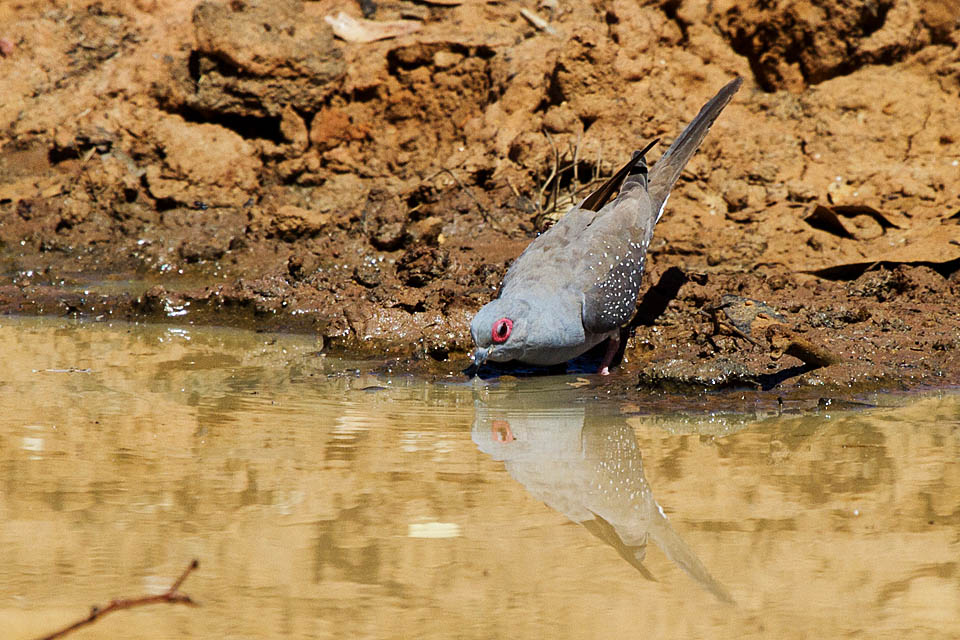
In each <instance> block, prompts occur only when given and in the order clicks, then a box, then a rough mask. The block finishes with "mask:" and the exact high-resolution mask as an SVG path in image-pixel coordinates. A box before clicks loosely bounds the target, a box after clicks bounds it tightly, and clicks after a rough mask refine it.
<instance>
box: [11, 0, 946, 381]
mask: <svg viewBox="0 0 960 640" xmlns="http://www.w3.org/2000/svg"><path fill="white" fill-rule="evenodd" d="M769 4H770V3H767V2H759V1H756V0H754V1H749V0H724V1H722V2H714V3H710V7H711V8H710V9H707V8H705V3H702V2H696V1H693V0H690V1H685V0H679V1H678V0H663V1H660V2H652V3H646V4H645V5H641V4H640V3H636V2H628V1H625V0H607V1H604V2H593V3H590V2H574V3H570V2H567V3H562V2H556V1H555V0H545V1H544V2H541V4H540V5H539V6H536V5H535V4H533V3H526V4H524V5H518V4H515V3H485V2H481V1H477V0H463V1H458V0H429V1H424V2H401V1H397V2H380V3H377V4H374V3H373V2H371V1H369V0H365V1H364V2H363V3H361V4H354V3H352V2H347V3H345V4H344V3H342V2H341V3H335V2H333V1H321V2H300V1H295V0H272V1H270V2H266V1H262V2H257V1H243V0H234V1H233V2H198V3H193V2H177V3H165V2H159V1H156V0H137V1H136V2H126V1H123V2H121V1H119V0H116V1H102V2H89V1H71V0H59V1H53V2H33V1H30V0H25V1H23V2H19V3H4V4H3V5H2V6H0V45H2V46H0V96H2V98H0V260H2V268H0V274H2V276H0V311H2V312H3V313H49V314H78V315H83V316H89V317H101V316H102V317H115V318H123V319H142V320H151V321H157V320H160V321H168V320H169V321H175V322H189V321H193V322H203V323H216V324H227V325H241V326H248V327H254V328H262V329H271V330H272V329H280V330H294V331H310V332H314V333H316V334H317V335H319V336H321V337H322V338H323V340H324V342H325V348H326V349H327V350H330V351H333V352H336V351H349V352H353V353H360V354H364V355H369V356H372V357H378V358H379V357H385V356H386V357H399V358H404V359H407V358H414V359H420V360H421V362H427V363H429V362H442V363H444V364H443V365H442V366H443V367H445V368H447V369H450V368H451V367H453V368H457V367H463V366H466V364H467V362H466V359H465V354H466V352H467V351H468V350H469V348H470V336H469V331H468V324H469V319H470V317H471V315H472V313H473V312H474V311H475V310H476V309H477V308H479V306H480V305H481V304H482V303H484V302H485V301H487V300H488V299H489V298H490V296H491V295H492V294H493V293H494V291H495V289H496V286H497V284H498V283H499V280H500V277H501V276H502V274H503V272H504V271H505V268H506V266H507V264H508V263H509V260H510V259H512V258H513V257H515V256H516V255H517V254H518V253H519V252H520V251H521V250H522V248H523V247H524V246H525V245H526V243H527V242H529V240H530V238H531V237H533V235H534V234H535V233H536V232H537V230H539V229H542V228H544V226H545V225H548V224H550V221H551V220H553V219H555V218H556V216H557V215H559V213H558V211H557V210H558V209H559V211H560V212H562V211H564V210H565V209H566V207H568V206H569V204H570V202H571V201H573V200H574V199H576V198H578V197H582V195H583V194H584V192H585V191H586V190H588V189H589V187H590V185H591V184H593V183H595V182H596V181H597V180H599V179H602V177H603V176H606V175H609V174H610V173H611V172H612V171H614V170H615V169H616V168H617V165H618V164H619V163H621V162H623V161H624V160H625V159H627V158H628V157H629V156H630V153H631V151H632V150H633V149H635V148H638V147H640V146H642V145H643V144H644V143H645V142H646V141H648V140H649V139H651V138H653V137H658V136H659V137H661V138H663V139H664V140H665V142H669V140H671V139H672V137H673V136H675V135H676V134H677V133H678V132H679V131H680V129H681V128H682V126H683V125H685V124H686V123H687V122H688V121H689V119H690V118H691V117H692V116H693V115H694V114H695V113H696V111H697V109H698V108H699V107H700V105H701V104H702V103H703V102H704V101H705V100H706V99H707V98H709V97H710V96H712V95H713V94H714V93H715V91H716V90H717V89H718V88H719V87H720V86H722V84H723V83H725V82H726V81H727V80H729V79H730V78H731V77H733V76H734V75H740V76H743V77H744V78H745V80H746V83H745V86H744V89H742V90H741V91H740V93H739V94H738V95H737V97H736V98H735V99H734V102H733V103H732V104H731V105H730V106H729V107H728V109H727V110H726V112H725V113H724V114H723V116H722V117H721V118H720V120H719V121H718V123H717V125H716V126H715V127H714V129H713V130H712V132H711V134H710V135H709V136H708V138H707V140H706V142H705V144H704V146H703V148H702V150H701V152H700V153H699V154H698V155H697V156H696V157H695V158H694V160H693V161H692V162H691V163H690V165H689V167H688V170H687V171H686V173H685V174H684V176H683V177H682V178H681V181H680V183H679V184H678V186H677V189H676V190H675V192H674V195H673V197H672V198H671V200H670V203H669V205H668V210H667V213H666V215H665V217H664V220H663V221H662V222H661V224H660V226H659V227H658V229H657V235H656V237H655V239H654V243H653V246H652V248H651V251H650V254H651V255H650V259H649V260H648V265H649V274H648V277H647V283H648V284H650V285H654V286H653V288H652V289H651V292H650V293H649V295H646V296H645V297H644V299H643V302H642V309H641V311H642V312H641V314H640V316H639V319H638V322H637V323H636V326H635V327H634V330H633V334H634V335H633V338H632V340H631V341H630V342H629V346H628V347H627V350H626V353H625V362H624V364H623V366H622V368H621V370H620V371H621V375H620V377H619V379H620V380H621V383H624V381H629V382H628V383H627V384H634V383H635V382H636V380H637V378H638V376H639V379H640V382H641V384H642V385H643V386H645V387H654V388H659V387H667V388H685V386H686V385H692V386H694V387H699V386H708V387H715V386H718V385H719V386H725V385H726V386H742V385H745V384H746V385H753V386H758V387H767V388H769V387H777V388H783V387H790V386H813V387H818V386H836V387H842V388H846V387H847V386H848V385H852V386H853V387H854V388H856V389H860V388H870V387H874V386H878V385H879V386H886V387H890V386H900V387H908V388H914V387H918V386H925V385H934V386H942V385H955V384H960V304H958V303H960V166H958V165H960V147H958V146H957V143H958V141H960V121H958V119H957V116H956V114H957V113H960V46H958V45H960V22H958V16H960V2H958V1H956V0H939V1H936V0H934V1H930V2H923V3H921V2H918V1H916V0H880V1H878V2H872V3H863V6H862V7H854V6H853V5H850V4H849V3H845V2H840V1H839V0H813V1H808V2H797V3H786V4H785V5H784V6H782V7H779V8H771V7H770V6H769ZM781 4H783V3H781ZM854 5H856V3H854ZM523 7H525V8H526V9H527V10H528V11H531V12H534V13H535V14H537V15H539V16H540V17H541V18H543V19H544V20H546V21H547V25H548V27H549V29H548V30H542V29H539V28H537V27H535V26H533V25H532V24H531V22H529V21H528V20H526V19H525V18H524V17H523V16H522V15H521V13H520V9H521V8H523ZM341 10H344V11H346V12H347V13H349V14H351V15H353V16H355V17H361V16H362V15H363V14H364V12H366V15H367V16H368V17H370V18H372V19H375V20H378V21H387V20H397V19H407V20H415V21H417V22H418V23H420V28H419V29H418V30H417V31H415V32H413V33H410V34H407V35H403V36H401V37H398V38H392V39H386V40H379V41H374V42H369V43H350V42H345V41H343V40H341V39H339V38H336V37H335V36H334V35H333V33H332V31H331V28H330V26H329V24H328V23H327V22H326V21H325V20H324V17H325V16H328V15H335V14H336V13H338V12H339V11H341ZM551 31H552V32H553V33H551ZM661 150H662V149H661ZM652 157H653V158H655V157H656V151H655V152H654V153H653V154H652ZM725 296H727V297H725ZM744 305H746V307H751V305H753V306H752V307H751V308H752V310H753V314H752V315H751V314H750V313H749V311H750V309H747V312H748V313H747V316H742V314H741V315H737V314H738V313H740V312H742V311H743V310H744V308H745V307H744ZM738 310H739V311H738ZM758 311H759V316H757V312H758ZM757 317H759V319H760V320H761V323H760V325H756V324H755V323H754V320H756V318H757ZM798 349H799V350H798ZM818 354H819V355H818ZM798 355H799V358H798ZM817 358H820V360H818V359H817ZM805 360H806V361H807V364H806V365H804V361H805ZM417 366H423V365H422V364H421V365H417Z"/></svg>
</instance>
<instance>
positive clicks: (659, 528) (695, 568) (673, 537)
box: [650, 505, 733, 604]
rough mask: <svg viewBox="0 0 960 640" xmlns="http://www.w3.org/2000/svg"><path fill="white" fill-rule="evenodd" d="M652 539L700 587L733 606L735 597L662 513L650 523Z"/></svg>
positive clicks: (656, 515)
mask: <svg viewBox="0 0 960 640" xmlns="http://www.w3.org/2000/svg"><path fill="white" fill-rule="evenodd" d="M658 511H659V505H658ZM650 537H651V538H653V541H654V542H655V543H656V544H657V546H658V547H660V549H661V550H662V551H663V552H664V553H665V554H667V557H669V558H670V559H671V560H673V561H674V562H675V563H676V564H677V566H679V567H680V568H681V569H683V570H684V571H685V572H686V573H687V575H689V576H690V577H691V578H693V579H694V580H696V581H697V582H699V583H700V586H702V587H703V588H704V589H706V590H707V591H709V592H710V593H712V594H713V595H714V596H716V598H717V599H718V600H720V601H722V602H727V603H730V604H733V596H731V595H730V592H729V591H727V589H726V587H724V586H723V585H722V584H720V582H719V581H718V580H717V579H716V578H714V577H713V576H712V575H710V572H709V571H707V568H706V567H705V566H703V563H702V562H700V558H698V557H697V555H696V554H695V553H694V552H693V549H691V548H690V547H688V546H687V543H686V542H684V541H683V540H682V539H681V538H680V536H679V535H677V532H676V531H674V530H673V527H671V526H670V522H669V521H668V520H667V518H666V516H664V515H663V512H662V511H660V512H659V513H657V514H655V515H654V516H653V521H652V522H651V523H650Z"/></svg>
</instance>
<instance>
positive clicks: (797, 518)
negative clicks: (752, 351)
mask: <svg viewBox="0 0 960 640" xmlns="http://www.w3.org/2000/svg"><path fill="white" fill-rule="evenodd" d="M0 352H2V353H3V354H4V358H3V365H2V366H0V408H2V410H0V486H2V490H0V567H2V568H0V630H3V632H2V634H0V636H2V637H3V638H15V639H16V638H31V637H34V636H36V635H38V634H41V633H43V632H47V631H51V630H53V629H55V628H57V627H59V626H62V625H64V624H66V623H68V622H71V621H73V620H75V619H77V618H79V617H82V616H83V615H85V614H86V613H87V611H88V610H89V607H90V606H91V605H93V604H101V605H102V604H105V603H106V602H108V601H109V600H110V599H111V598H113V597H117V596H133V595H138V594H141V593H156V592H160V591H162V590H163V589H165V588H166V587H167V586H168V585H169V583H170V582H171V581H172V580H173V579H174V578H175V577H176V576H177V575H178V574H179V573H180V572H181V571H182V570H183V568H184V567H185V566H186V565H187V564H188V563H189V561H190V560H191V559H193V558H197V559H199V560H200V563H201V566H200V568H199V570H198V571H197V572H196V573H195V574H194V575H192V576H191V577H190V578H189V580H188V581H187V583H186V584H185V586H184V589H183V590H184V591H185V592H187V593H189V594H191V595H192V596H193V597H194V598H195V599H197V600H199V601H200V602H201V603H202V605H203V606H202V607H200V608H197V609H188V608H181V607H174V606H169V605H157V606H153V607H147V608H142V609H138V610H134V611H125V612H119V613H116V614H113V615H111V616H109V617H106V618H104V619H102V620H101V621H99V622H98V623H96V624H95V625H94V626H92V627H89V628H87V629H86V630H84V631H81V632H78V633H77V634H76V635H75V636H73V637H76V638H78V639H79V638H115V637H124V638H145V639H146V638H149V639H155V638H184V637H192V638H287V637H290V638H334V637H336V638H340V637H356V638H501V637H503V638H506V637H510V638H545V637H552V638H584V637H597V638H600V637H604V638H622V637H636V636H638V635H642V636H644V637H653V638H658V637H660V638H678V637H698V638H702V637H711V638H740V637H743V636H744V635H751V636H766V637H777V638H808V637H840V636H853V637H871V638H876V637H890V638H894V637H898V638H899V637H918V638H938V637H942V638H953V637H957V636H958V635H960V571H958V562H960V533H958V531H960V528H958V525H960V462H958V458H960V447H958V441H960V430H958V428H960V399H958V396H956V395H951V394H928V395H925V396H917V397H912V398H909V399H907V398H871V399H870V400H871V402H874V403H876V404H880V405H888V406H884V407H878V408H871V409H865V410H859V411H853V412H849V411H848V412H837V411H826V410H821V411H814V412H807V413H803V414H800V415H783V416H770V415H766V414H763V415H747V416H709V415H704V416H689V415H687V416H679V415H678V416H662V415H661V416H644V415H637V411H636V407H621V406H618V405H616V404H614V403H612V402H608V401H604V400H601V399H596V398H594V396H592V395H590V394H586V395H585V394H584V393H583V390H582V389H580V388H578V387H577V386H576V385H578V384H580V383H579V382H578V381H577V379H576V378H575V377H565V376H556V377H548V378H540V379H527V380H504V381H501V382H496V381H492V382H491V381H487V382H480V381H474V382H468V381H465V380H464V379H463V378H462V377H457V376H451V377H450V379H449V380H448V381H442V380H441V381H439V382H429V383H428V382H425V381H423V380H419V379H416V378H414V377H411V376H408V375H403V374H402V373H399V372H397V373H385V374H377V375H374V374H372V373H369V371H371V370H372V367H371V366H368V365H364V364H362V363H350V362H343V361H338V360H336V359H333V358H329V357H324V356H320V355H318V354H317V352H316V344H315V343H314V342H313V341H312V340H310V339H308V338H303V337H291V336H274V335H266V334H255V333H247V332H241V331H227V330H215V329H198V328H194V327H186V326H185V327H182V328H176V327H161V326H136V325H124V324H106V323H102V324H78V323H74V322H68V321H52V320H42V319H26V320H21V319H11V318H3V319H0ZM593 379H594V380H596V379H595V378H593ZM601 384H602V383H601ZM594 395H595V396H597V397H598V398H602V397H603V393H602V387H600V388H598V390H597V393H596V394H594Z"/></svg>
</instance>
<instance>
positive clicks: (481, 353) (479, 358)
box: [473, 347, 490, 367]
mask: <svg viewBox="0 0 960 640" xmlns="http://www.w3.org/2000/svg"><path fill="white" fill-rule="evenodd" d="M489 356H490V347H477V350H476V351H474V352H473V364H475V365H477V366H478V367H479V366H480V365H482V364H483V363H484V362H486V361H487V358H488V357H489Z"/></svg>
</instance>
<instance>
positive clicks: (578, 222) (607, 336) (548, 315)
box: [470, 77, 743, 375]
mask: <svg viewBox="0 0 960 640" xmlns="http://www.w3.org/2000/svg"><path fill="white" fill-rule="evenodd" d="M742 83H743V80H742V78H739V77H738V78H735V79H734V80H732V81H730V82H729V83H728V84H727V85H726V86H724V87H723V88H722V89H721V90H720V91H719V92H718V93H717V95H716V96H714V97H713V98H712V99H710V101H709V102H707V103H706V104H705V105H704V106H703V108H701V109H700V112H699V113H698V114H697V116H696V117H695V118H694V119H693V120H692V121H691V122H690V124H688V125H687V126H686V128H684V130H683V131H682V132H681V133H680V135H679V136H678V137H677V138H676V140H674V142H673V144H671V145H670V147H669V148H668V149H667V151H666V152H665V153H664V154H663V155H662V156H661V157H660V159H659V160H658V161H657V162H656V163H655V164H654V165H653V168H652V169H651V168H648V166H647V162H646V158H645V156H646V154H647V152H649V150H650V149H651V148H652V147H653V146H654V145H655V144H656V143H657V142H658V140H654V141H653V142H651V143H649V144H648V145H647V146H646V147H645V148H644V149H643V150H641V151H635V152H634V153H633V156H632V157H631V159H630V161H629V162H627V163H626V164H625V165H624V166H623V168H622V169H620V170H619V171H618V172H617V173H616V174H614V175H613V176H612V177H611V178H610V179H609V180H607V181H606V182H604V183H603V184H602V185H601V186H600V187H599V188H598V189H597V190H596V191H594V192H593V193H591V194H590V195H588V196H587V197H586V198H584V199H583V201H582V202H580V203H579V204H577V205H575V206H574V207H572V208H571V209H570V211H568V212H567V213H566V214H565V215H564V216H563V217H562V218H561V219H560V220H559V221H558V222H557V223H556V224H555V225H553V226H552V227H550V228H549V229H548V230H547V231H545V232H544V233H542V234H540V235H539V236H538V237H537V238H535V239H534V240H533V241H532V242H531V243H530V244H529V245H528V246H527V248H526V249H525V250H524V251H523V253H521V254H520V256H519V257H518V258H517V259H516V260H515V261H514V263H513V264H512V265H511V266H510V268H509V269H508V270H507V273H506V275H505V276H504V277H503V281H502V283H501V286H500V290H499V293H498V295H497V297H496V298H495V299H493V300H491V301H490V302H488V303H487V304H486V305H484V306H483V307H482V308H481V309H480V310H479V311H478V312H477V314H476V315H475V316H474V318H473V320H472V322H471V323H470V333H471V335H472V337H473V341H474V343H475V344H476V350H475V351H474V353H473V361H474V364H475V365H476V367H477V368H478V369H479V367H480V366H481V365H482V364H483V363H485V362H486V361H488V360H490V361H493V362H508V361H511V360H515V361H519V362H522V363H525V364H530V365H538V366H549V365H557V364H562V363H564V362H567V361H568V360H571V359H573V358H575V357H577V356H579V355H581V354H583V353H585V352H587V351H589V350H590V349H592V348H593V347H595V346H596V345H598V344H600V343H601V342H603V341H604V340H606V341H607V348H606V351H605V354H604V356H603V360H602V361H601V364H600V368H599V371H598V373H600V374H601V375H608V374H609V373H610V365H611V363H612V361H613V358H614V357H615V356H616V354H617V351H618V349H619V346H620V329H621V328H622V327H623V326H625V325H626V324H627V323H628V322H629V321H630V319H631V318H632V317H633V314H634V311H635V310H636V305H637V296H638V294H639V290H640V283H641V279H642V277H643V267H644V263H645V260H646V253H647V247H649V246H650V241H651V240H652V239H653V228H654V226H655V225H656V224H657V222H658V221H659V220H660V217H661V216H662V215H663V210H664V207H665V206H666V204H667V199H668V198H669V196H670V190H671V189H672V188H673V185H674V184H675V183H676V181H677V179H678V178H679V177H680V173H681V172H682V171H683V168H684V167H685V166H686V164H687V161H689V160H690V158H691V157H692V156H693V154H694V153H695V152H696V150H697V148H698V147H699V146H700V143H701V142H703V139H704V137H705V136H706V135H707V131H709V129H710V126H711V125H712V124H713V123H714V121H715V120H716V119H717V117H718V116H719V115H720V112H721V111H723V109H724V107H726V106H727V104H728V103H729V102H730V100H731V99H732V98H733V96H734V94H735V93H736V92H737V90H738V89H739V88H740V85H741V84H742ZM615 193H616V194H617V195H616V198H614V199H613V200H611V198H612V197H613V195H614V194H615Z"/></svg>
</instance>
